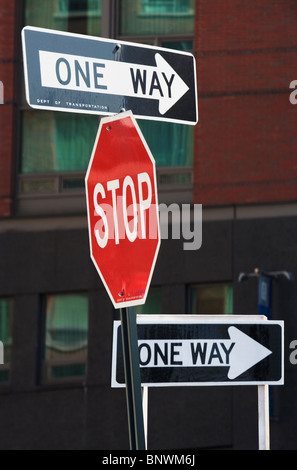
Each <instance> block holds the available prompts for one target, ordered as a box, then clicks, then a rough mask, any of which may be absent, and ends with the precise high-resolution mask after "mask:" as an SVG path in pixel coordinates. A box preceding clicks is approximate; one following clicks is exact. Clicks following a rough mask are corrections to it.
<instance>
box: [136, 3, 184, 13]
mask: <svg viewBox="0 0 297 470" xmlns="http://www.w3.org/2000/svg"><path fill="white" fill-rule="evenodd" d="M191 3H192V2H191V1H190V0H142V1H141V11H142V12H143V13H167V14H168V13H190V12H192V13H193V10H192V9H191Z"/></svg>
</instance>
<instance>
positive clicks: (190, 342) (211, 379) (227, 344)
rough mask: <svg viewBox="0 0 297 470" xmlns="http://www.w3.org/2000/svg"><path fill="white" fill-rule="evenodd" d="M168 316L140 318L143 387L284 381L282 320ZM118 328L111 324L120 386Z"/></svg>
mask: <svg viewBox="0 0 297 470" xmlns="http://www.w3.org/2000/svg"><path fill="white" fill-rule="evenodd" d="M154 317H155V318H154ZM164 317H165V318H164ZM166 317H168V316H167V315H166V316H163V317H162V316H154V315H152V316H151V315H149V316H145V315H144V316H142V315H140V316H138V350H139V364H140V373H141V382H142V385H145V386H165V385H166V386H168V385H178V386H179V385H238V384H241V385H260V384H279V385H280V384H282V383H283V377H282V374H283V373H282V370H283V366H282V362H283V352H282V344H283V341H282V335H283V331H282V328H283V325H282V322H271V321H269V322H268V321H263V319H262V321H261V318H262V317H259V316H253V317H252V318H251V317H250V316H249V317H246V319H244V320H242V321H239V320H238V318H236V316H234V317H233V321H232V322H231V320H229V321H228V322H227V321H226V320H223V321H221V319H222V318H223V317H221V318H220V319H219V320H220V322H218V320H216V321H215V320H214V317H213V316H210V317H209V319H208V321H205V320H203V321H201V317H199V316H191V315H185V316H182V317H181V318H178V317H177V318H176V319H175V318H174V317H170V320H169V318H166ZM204 318H205V317H204ZM241 318H242V317H241ZM251 320H252V321H251ZM119 328H120V325H119V324H118V323H117V322H115V325H114V354H113V370H112V385H113V386H114V387H117V386H122V385H123V384H124V377H123V372H122V358H121V344H120V341H121V339H120V335H119Z"/></svg>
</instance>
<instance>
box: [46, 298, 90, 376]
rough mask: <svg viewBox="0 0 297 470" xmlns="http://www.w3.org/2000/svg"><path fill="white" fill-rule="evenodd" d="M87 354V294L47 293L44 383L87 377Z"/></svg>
mask: <svg viewBox="0 0 297 470" xmlns="http://www.w3.org/2000/svg"><path fill="white" fill-rule="evenodd" d="M87 356H88V297H87V295H84V294H66V295H49V296H47V297H46V306H45V341H44V357H43V382H52V381H60V380H64V381H65V380H68V381H69V380H71V381H73V380H83V379H84V377H85V376H86V367H87Z"/></svg>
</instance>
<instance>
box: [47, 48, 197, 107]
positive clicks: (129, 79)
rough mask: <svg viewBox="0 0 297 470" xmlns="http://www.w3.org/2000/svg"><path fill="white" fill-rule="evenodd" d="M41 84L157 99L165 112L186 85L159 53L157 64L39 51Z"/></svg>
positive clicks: (186, 87) (177, 98)
mask: <svg viewBox="0 0 297 470" xmlns="http://www.w3.org/2000/svg"><path fill="white" fill-rule="evenodd" d="M39 60H40V75H41V85H42V87H48V88H58V89H65V90H76V91H78V90H79V91H84V92H86V91H87V92H91V93H96V94H98V93H104V94H107V95H121V96H131V97H134V98H142V99H147V100H157V101H159V112H160V114H162V115H164V114H166V113H167V111H168V110H169V109H170V108H172V106H173V105H174V104H175V103H177V102H178V101H179V100H180V99H181V98H182V97H183V95H184V94H185V93H186V92H187V91H188V90H189V87H188V86H187V85H186V83H185V82H184V81H183V80H182V78H181V77H180V76H179V75H178V73H176V72H175V70H174V69H173V68H172V67H171V65H169V64H168V62H167V61H166V60H165V59H164V57H162V55H161V54H159V53H157V54H155V61H156V66H148V65H140V64H132V63H128V62H116V61H112V60H103V59H100V60H99V59H95V58H92V57H82V56H75V55H71V54H61V53H57V52H50V51H39Z"/></svg>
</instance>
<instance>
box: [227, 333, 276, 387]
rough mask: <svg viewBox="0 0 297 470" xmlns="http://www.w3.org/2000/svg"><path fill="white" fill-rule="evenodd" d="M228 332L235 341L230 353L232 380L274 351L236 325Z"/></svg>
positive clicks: (229, 376) (229, 373) (229, 375)
mask: <svg viewBox="0 0 297 470" xmlns="http://www.w3.org/2000/svg"><path fill="white" fill-rule="evenodd" d="M228 333H229V336H230V339H231V341H232V342H234V343H235V345H234V347H233V349H232V351H231V353H230V369H229V372H228V378H229V379H231V380H233V379H236V378H237V377H238V376H239V375H241V374H243V372H245V371H247V370H248V369H250V368H251V367H253V366H254V365H256V364H257V363H258V362H260V361H262V360H263V359H265V357H267V356H269V355H270V354H272V351H270V350H269V349H267V348H266V347H265V346H263V345H262V344H260V343H258V342H257V341H255V340H254V339H252V338H251V337H250V336H248V335H246V334H245V333H243V332H242V331H240V330H238V328H236V327H235V326H230V327H229V328H228Z"/></svg>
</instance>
